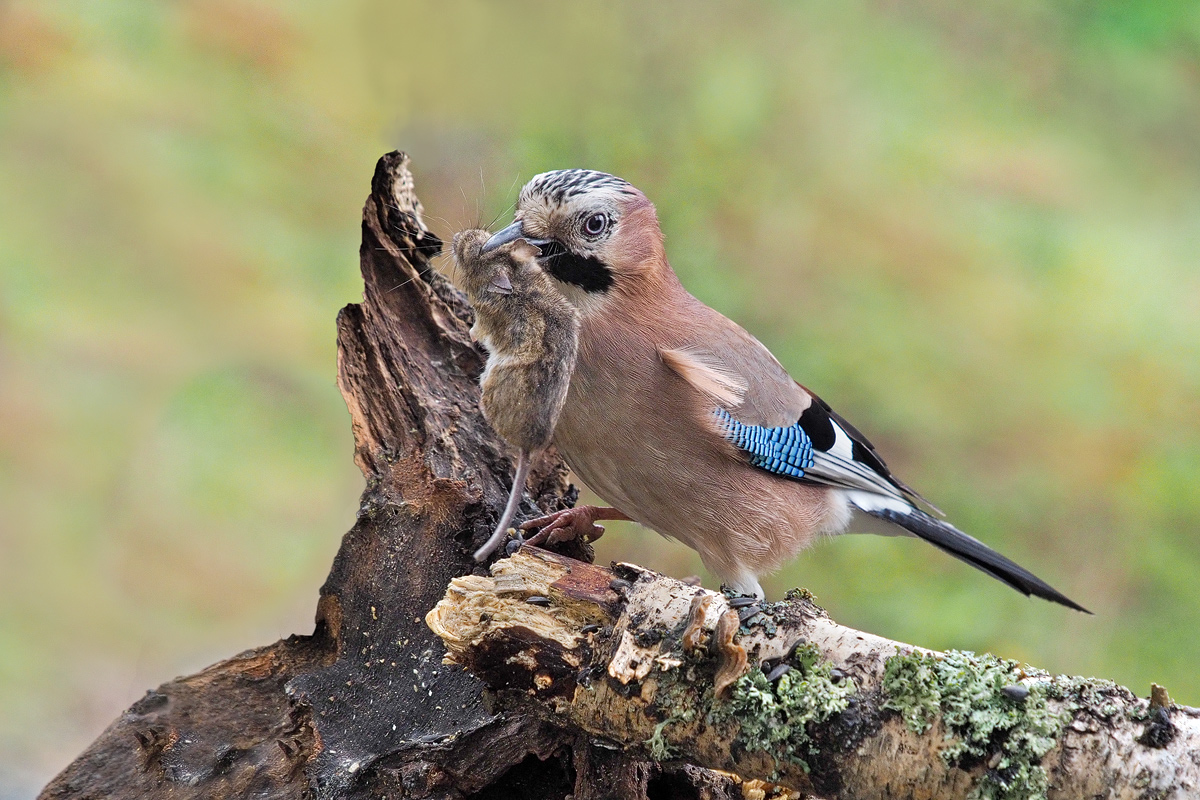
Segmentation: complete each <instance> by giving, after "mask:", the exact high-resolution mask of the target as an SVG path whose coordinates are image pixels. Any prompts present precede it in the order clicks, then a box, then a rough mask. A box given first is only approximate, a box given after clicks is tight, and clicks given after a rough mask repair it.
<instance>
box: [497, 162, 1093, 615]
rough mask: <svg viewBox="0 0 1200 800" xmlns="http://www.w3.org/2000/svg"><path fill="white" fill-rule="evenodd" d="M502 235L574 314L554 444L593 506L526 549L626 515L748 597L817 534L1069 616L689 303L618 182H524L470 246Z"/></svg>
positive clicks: (737, 332) (598, 177) (631, 194)
mask: <svg viewBox="0 0 1200 800" xmlns="http://www.w3.org/2000/svg"><path fill="white" fill-rule="evenodd" d="M518 238H522V239H525V240H526V241H528V242H529V243H531V244H533V245H534V246H536V247H537V248H538V249H539V250H540V255H539V256H538V262H539V264H540V265H541V267H542V269H543V270H544V271H545V272H546V274H548V275H549V276H550V277H551V278H552V279H553V281H554V285H555V287H556V288H558V289H559V290H560V291H561V292H562V294H563V296H564V297H565V298H566V299H567V300H568V301H569V302H571V303H572V304H573V305H574V306H575V307H576V309H577V310H578V312H579V341H578V347H577V356H576V364H575V369H574V371H573V373H572V375H571V380H570V385H569V388H568V391H567V399H566V403H565V404H564V406H563V409H562V413H561V415H560V417H559V420H558V425H557V427H556V428H555V430H554V435H553V442H554V445H555V446H556V448H557V449H558V451H559V453H560V454H561V455H562V456H563V457H564V458H565V460H566V462H567V465H568V466H569V467H570V468H571V470H572V471H573V472H574V473H575V475H577V476H578V477H579V478H580V479H581V480H582V482H583V483H585V484H586V485H587V486H588V487H589V488H590V489H591V490H593V491H594V492H595V493H596V494H597V495H599V496H600V497H601V498H602V499H603V500H605V501H606V502H608V503H609V504H610V505H609V506H590V505H584V506H576V507H575V508H572V509H567V510H565V511H560V512H556V513H554V514H550V515H546V516H543V517H539V518H537V519H533V520H528V521H526V522H524V523H523V524H522V525H521V528H522V529H525V530H534V529H537V530H538V532H537V533H536V534H535V536H534V537H533V538H531V539H530V540H529V541H530V542H538V543H544V542H555V541H560V540H563V539H567V538H571V537H582V538H584V539H585V540H594V539H595V538H598V537H599V536H600V535H601V534H602V533H603V530H604V529H603V527H602V526H601V525H599V524H597V523H598V522H599V521H602V520H611V519H631V520H634V521H636V522H638V523H640V524H641V525H643V526H645V527H647V528H650V529H652V530H655V531H657V532H658V533H660V534H662V535H664V536H666V537H668V538H671V539H676V540H678V541H680V542H682V543H684V544H685V545H687V546H689V547H691V548H692V549H694V550H695V551H697V552H698V553H699V555H700V558H701V560H702V561H703V562H704V564H705V566H706V567H707V568H708V569H709V570H710V571H711V572H712V573H714V574H715V575H717V576H718V577H719V578H720V579H721V580H722V581H723V582H724V583H725V585H726V586H728V587H729V588H730V589H732V590H733V591H735V592H737V593H739V594H741V595H746V596H751V597H755V598H759V599H763V598H765V594H764V592H763V589H762V585H761V583H760V579H761V578H762V577H763V576H765V575H768V574H770V573H772V572H775V571H776V570H778V569H779V568H780V567H782V566H783V565H784V564H785V563H786V562H788V561H789V560H791V559H792V558H793V557H794V556H796V555H797V554H798V553H799V552H800V551H802V550H804V549H805V548H807V547H809V546H811V545H812V544H813V543H814V542H816V541H817V540H819V539H820V538H821V537H825V536H834V535H837V534H841V533H846V532H849V531H851V530H853V531H855V532H869V533H882V534H886V535H909V536H915V537H918V538H920V539H923V540H924V541H926V542H929V543H930V544H932V545H934V546H935V547H938V548H940V549H941V550H943V551H945V552H946V553H948V554H950V555H952V556H954V557H956V558H958V559H961V560H962V561H965V562H966V563H968V564H970V565H971V566H973V567H975V568H977V569H979V570H982V571H983V572H985V573H987V574H988V575H991V576H992V577H994V578H996V579H998V580H1000V581H1002V582H1004V583H1006V584H1007V585H1009V586H1011V587H1012V588H1014V589H1016V590H1017V591H1019V592H1021V593H1023V594H1025V595H1026V596H1029V595H1033V596H1036V597H1040V598H1043V599H1046V600H1049V601H1052V602H1055V603H1059V604H1061V605H1064V606H1067V607H1068V608H1072V609H1076V610H1079V611H1084V612H1087V610H1086V609H1085V608H1083V607H1082V606H1080V605H1079V604H1078V603H1076V602H1075V601H1073V600H1071V599H1069V598H1068V597H1066V596H1065V595H1063V594H1062V593H1061V592H1059V591H1058V590H1056V589H1054V588H1053V587H1052V586H1050V585H1049V584H1048V583H1046V582H1045V581H1043V580H1042V579H1040V578H1038V577H1037V576H1035V575H1034V574H1033V573H1031V572H1030V571H1028V570H1027V569H1025V568H1024V567H1021V566H1020V565H1018V564H1016V563H1015V562H1013V561H1011V560H1010V559H1008V558H1006V557H1005V556H1003V555H1001V554H1000V553H998V552H996V551H995V550H993V549H992V548H990V547H988V546H987V545H985V544H984V543H983V542H980V541H979V540H977V539H975V538H973V537H971V536H969V535H967V534H966V533H964V532H962V531H960V530H959V529H958V528H956V527H954V526H953V525H952V524H950V523H949V522H947V521H945V520H944V519H942V518H939V515H940V512H939V511H938V509H936V507H933V506H932V505H931V504H929V503H928V502H927V501H925V500H924V499H923V498H922V497H921V496H920V495H919V494H917V492H916V491H914V490H913V489H912V488H910V487H909V486H907V485H906V484H905V483H903V482H901V481H900V480H899V479H898V478H897V477H896V476H895V475H893V474H892V471H891V470H890V469H889V468H888V466H887V464H886V463H885V462H884V460H883V458H882V457H881V456H880V454H879V453H878V451H877V450H876V448H875V447H874V446H873V445H872V444H871V442H870V441H869V440H868V439H867V438H866V437H865V436H864V435H863V434H862V433H860V432H859V430H858V429H857V428H855V427H854V426H853V425H851V424H850V423H849V422H848V421H847V420H846V419H844V418H843V417H842V416H840V415H839V414H838V413H837V412H836V411H834V410H833V409H832V408H831V407H830V405H829V404H828V403H826V402H824V401H823V400H822V399H821V398H820V397H818V396H817V395H816V394H815V393H814V392H812V391H811V390H809V389H808V388H806V387H805V386H803V385H801V384H800V383H798V382H797V381H796V380H794V379H793V378H792V377H791V376H790V375H789V374H788V371H787V370H786V369H785V368H784V367H783V365H782V364H781V363H780V362H779V360H778V359H776V358H775V356H774V355H772V354H771V352H770V351H769V350H768V349H767V347H766V346H765V345H763V344H762V343H761V342H759V341H758V339H756V338H755V337H754V336H753V335H751V334H750V333H749V332H747V331H746V330H745V329H744V328H742V327H741V326H740V325H738V324H737V323H735V322H734V321H732V320H730V319H729V318H727V317H726V316H724V315H723V314H721V313H720V312H718V311H716V310H715V309H713V308H711V307H709V306H707V305H705V304H704V303H702V302H701V301H699V300H698V299H696V298H695V297H693V296H692V295H691V294H690V293H689V292H688V291H687V289H685V288H684V286H683V284H682V283H681V281H680V280H679V278H678V276H677V275H676V274H675V272H674V270H673V269H672V268H671V266H670V263H669V262H668V260H667V255H666V250H665V244H664V238H663V233H662V229H661V227H660V225H659V221H658V215H657V211H656V209H655V207H654V204H653V203H651V202H650V200H649V199H648V198H647V197H646V195H645V194H643V193H642V192H641V191H640V190H639V189H637V188H636V187H634V186H633V184H631V183H629V182H628V181H626V180H624V179H622V178H619V177H617V176H615V175H611V174H608V173H605V172H599V171H595V170H588V169H564V170H555V171H551V172H544V173H541V174H539V175H536V176H534V177H533V178H532V179H531V180H530V181H529V182H528V183H527V184H526V185H525V186H524V187H523V188H522V189H521V191H520V193H519V196H518V199H517V203H516V207H515V211H514V214H513V222H512V224H511V225H508V226H507V227H505V228H503V229H502V230H500V231H498V232H496V233H495V234H493V235H492V236H491V237H490V238H489V239H488V240H487V242H485V243H484V246H483V250H484V251H485V252H486V251H488V250H491V249H493V248H496V247H500V246H503V245H504V244H506V243H508V242H511V241H514V240H516V239H518ZM926 509H928V510H926ZM1087 613H1090V612H1087Z"/></svg>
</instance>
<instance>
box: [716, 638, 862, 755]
mask: <svg viewBox="0 0 1200 800" xmlns="http://www.w3.org/2000/svg"><path fill="white" fill-rule="evenodd" d="M791 664H792V669H791V671H790V672H788V673H786V674H785V675H784V676H783V677H781V678H780V679H779V680H778V681H777V682H776V683H775V684H774V685H772V684H771V683H769V682H768V681H767V677H766V675H764V674H763V673H762V672H761V671H760V670H753V671H752V672H750V673H749V674H747V675H743V676H742V677H741V678H739V679H738V681H737V683H735V684H734V685H733V688H732V690H731V697H730V699H729V703H728V713H729V715H730V716H731V717H732V718H734V719H736V720H737V721H738V722H739V723H740V724H741V729H740V731H739V732H738V736H737V742H738V743H739V744H741V745H742V746H743V747H745V748H746V749H747V750H765V751H769V752H771V753H773V754H779V755H783V756H784V757H786V758H788V759H789V760H791V761H793V762H794V763H796V764H799V765H800V766H801V767H803V768H804V769H805V770H807V769H808V763H807V761H806V760H805V759H806V757H807V756H809V755H812V754H814V753H815V752H816V747H815V745H814V744H813V741H812V738H811V737H810V736H809V730H808V726H809V724H810V723H811V724H819V723H822V722H825V721H826V720H828V719H829V718H830V717H832V716H834V715H835V714H840V713H841V712H843V711H845V710H846V708H847V707H848V705H849V703H850V697H851V696H852V695H853V694H854V693H855V686H854V683H853V681H849V680H845V681H842V682H840V683H835V682H834V681H833V679H832V678H831V673H832V669H833V668H832V665H831V664H830V663H829V662H828V661H823V660H822V659H821V657H820V653H819V651H818V650H817V649H816V648H815V647H813V646H812V645H802V646H800V647H798V648H797V649H796V651H795V652H794V654H793V655H792V658H791Z"/></svg>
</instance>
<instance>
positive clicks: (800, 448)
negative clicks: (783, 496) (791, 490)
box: [713, 408, 814, 478]
mask: <svg viewBox="0 0 1200 800" xmlns="http://www.w3.org/2000/svg"><path fill="white" fill-rule="evenodd" d="M713 413H714V414H715V415H716V417H717V422H718V424H719V425H720V428H721V434H722V435H723V436H724V437H725V439H726V440H727V441H728V442H729V443H730V444H732V445H733V446H734V447H736V448H738V449H739V450H741V451H743V452H745V453H746V455H748V456H749V457H750V463H751V464H752V465H754V466H756V467H759V468H760V469H765V470H766V471H767V472H774V473H775V474H777V475H787V476H788V477H789V478H803V477H804V471H805V470H806V469H808V468H809V467H811V466H812V465H813V463H814V457H813V443H812V439H810V438H809V436H808V434H807V433H805V432H804V429H803V428H801V427H800V425H799V423H797V424H795V425H788V426H787V427H786V428H764V427H762V426H761V425H743V424H742V423H740V422H738V421H737V420H736V419H734V418H733V417H732V416H730V414H729V412H728V411H726V410H725V409H723V408H718V409H716V410H715V411H714V412H713Z"/></svg>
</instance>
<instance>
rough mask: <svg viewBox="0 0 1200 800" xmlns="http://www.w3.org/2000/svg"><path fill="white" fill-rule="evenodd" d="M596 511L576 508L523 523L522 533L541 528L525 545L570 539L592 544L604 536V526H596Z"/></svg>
mask: <svg viewBox="0 0 1200 800" xmlns="http://www.w3.org/2000/svg"><path fill="white" fill-rule="evenodd" d="M597 510H598V509H597V508H596V506H576V507H575V508H568V509H564V510H563V511H555V512H554V513H553V514H547V515H546V516H544V517H538V518H537V519H531V520H528V521H526V522H523V523H521V530H523V531H527V530H531V529H533V528H541V530H539V531H538V532H537V533H535V534H534V535H533V536H530V537H529V538H528V539H526V540H525V544H531V545H534V546H538V545H541V544H543V543H544V544H558V543H559V542H569V541H571V540H572V539H580V540H581V541H584V542H594V541H596V540H597V539H599V538H600V537H601V536H603V535H604V526H603V525H597V524H596V511H597Z"/></svg>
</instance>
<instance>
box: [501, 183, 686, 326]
mask: <svg viewBox="0 0 1200 800" xmlns="http://www.w3.org/2000/svg"><path fill="white" fill-rule="evenodd" d="M518 238H523V239H526V240H528V241H529V242H531V243H532V244H535V245H537V247H539V248H540V249H541V251H542V254H541V256H540V257H539V259H538V263H539V264H540V265H541V267H542V269H544V270H545V271H546V273H547V274H549V275H550V276H551V277H552V278H554V279H555V280H556V281H558V284H559V288H560V289H562V290H563V294H564V295H565V296H566V297H567V299H568V300H570V301H571V302H572V303H574V304H575V305H576V306H578V307H579V308H580V309H581V310H582V311H584V312H585V313H586V312H587V311H590V310H593V309H598V308H602V307H603V306H604V305H605V302H606V300H607V299H608V298H609V297H611V296H612V295H613V294H614V293H620V292H630V291H638V290H640V289H642V288H643V287H644V285H645V284H647V283H648V282H653V281H654V280H655V279H657V278H660V277H662V273H663V272H664V271H665V272H666V273H670V268H669V267H667V265H666V260H665V258H664V257H663V244H662V231H661V230H660V229H659V226H658V216H657V215H656V214H655V212H654V206H653V205H652V204H651V203H650V201H649V200H647V199H646V196H645V195H644V194H642V193H641V192H640V191H638V190H637V189H636V188H634V186H633V185H632V184H630V183H628V182H627V181H624V180H622V179H620V178H618V177H616V176H614V175H609V174H608V173H605V172H595V171H593V170H587V169H564V170H557V171H555V172H543V173H542V174H541V175H537V176H535V177H534V178H533V180H531V181H529V183H527V184H525V188H523V189H522V190H521V195H520V197H519V198H518V199H517V210H516V213H515V214H514V215H513V224H512V225H509V226H508V227H507V228H505V229H504V230H502V231H499V232H498V233H496V234H495V235H494V236H492V238H491V239H489V240H488V242H487V243H486V244H485V245H484V251H485V252H487V251H488V250H492V249H494V248H497V247H500V246H501V245H503V244H505V243H506V242H510V241H513V240H514V239H518Z"/></svg>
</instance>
